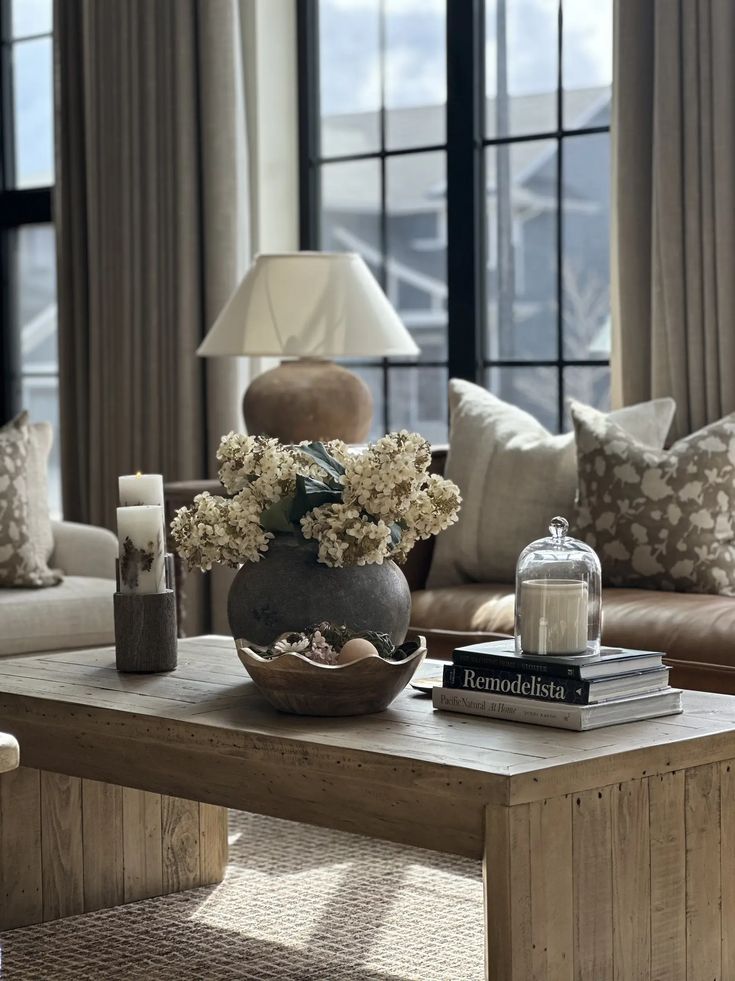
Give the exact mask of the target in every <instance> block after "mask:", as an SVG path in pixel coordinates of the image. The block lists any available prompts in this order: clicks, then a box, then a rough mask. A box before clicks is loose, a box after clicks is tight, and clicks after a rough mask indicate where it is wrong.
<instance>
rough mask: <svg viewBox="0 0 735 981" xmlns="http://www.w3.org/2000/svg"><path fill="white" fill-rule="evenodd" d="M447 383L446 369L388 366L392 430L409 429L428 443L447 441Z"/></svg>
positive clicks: (389, 415) (389, 419)
mask: <svg viewBox="0 0 735 981" xmlns="http://www.w3.org/2000/svg"><path fill="white" fill-rule="evenodd" d="M447 384H448V379H447V369H446V368H426V367H424V368H389V369H388V392H389V406H388V408H389V413H388V421H389V425H390V428H391V430H397V429H408V430H409V432H417V433H421V435H422V436H425V437H426V439H428V440H429V442H430V443H446V441H447Z"/></svg>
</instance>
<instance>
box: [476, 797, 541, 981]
mask: <svg viewBox="0 0 735 981" xmlns="http://www.w3.org/2000/svg"><path fill="white" fill-rule="evenodd" d="M483 877H484V887H485V939H486V944H485V976H486V978H487V979H488V981H525V979H527V978H531V977H533V972H532V959H531V856H530V836H529V814H528V805H527V804H524V805H519V806H516V807H505V806H504V805H494V804H491V805H489V806H488V808H487V810H486V817H485V855H484V861H483Z"/></svg>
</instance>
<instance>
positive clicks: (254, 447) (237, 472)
mask: <svg viewBox="0 0 735 981" xmlns="http://www.w3.org/2000/svg"><path fill="white" fill-rule="evenodd" d="M299 455H300V454H299ZM217 459H218V460H219V461H220V464H221V465H220V468H219V479H220V480H221V481H222V485H223V486H224V488H225V490H226V491H227V492H228V494H237V493H238V492H239V491H242V490H244V489H245V488H246V487H248V488H250V489H251V490H252V492H253V493H254V494H255V496H256V497H257V498H258V499H259V501H260V502H261V505H262V506H263V507H265V506H266V505H268V504H272V503H273V502H274V501H277V500H279V498H281V497H283V496H284V495H285V494H287V493H293V490H294V486H295V482H296V474H297V473H299V472H300V471H303V467H302V466H299V463H298V462H297V459H296V453H295V452H294V447H291V446H283V445H282V444H281V443H279V442H278V440H277V439H274V438H269V437H267V436H245V435H243V434H242V433H228V434H227V436H223V437H222V439H221V441H220V445H219V448H218V450H217Z"/></svg>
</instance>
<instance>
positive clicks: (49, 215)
mask: <svg viewBox="0 0 735 981" xmlns="http://www.w3.org/2000/svg"><path fill="white" fill-rule="evenodd" d="M49 36H53V35H49V33H47V32H43V33H40V34H34V35H27V36H26V35H24V36H23V37H22V38H18V41H19V42H20V43H23V42H25V41H31V40H36V39H39V38H47V37H49ZM13 44H14V41H13V38H12V30H11V9H10V0H0V422H6V421H7V420H8V419H10V418H12V417H13V416H14V415H15V414H16V413H17V412H18V411H19V410H20V408H21V404H22V383H23V375H22V366H21V359H20V338H19V336H18V331H17V323H18V317H17V295H16V291H15V277H14V275H13V261H14V260H13V255H14V247H15V246H14V242H13V241H12V240H13V238H14V236H13V232H15V231H17V230H18V229H20V228H22V227H23V226H26V225H40V224H52V223H53V220H54V216H53V186H49V187H34V188H16V187H15V113H14V100H13V66H12V50H13Z"/></svg>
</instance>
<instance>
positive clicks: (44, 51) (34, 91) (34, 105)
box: [12, 38, 54, 188]
mask: <svg viewBox="0 0 735 981" xmlns="http://www.w3.org/2000/svg"><path fill="white" fill-rule="evenodd" d="M12 59H13V96H14V98H13V111H14V114H15V185H16V187H19V188H23V187H45V186H48V185H49V184H53V182H54V149H53V147H54V129H53V86H52V80H51V72H52V65H51V40H50V39H49V38H44V39H42V40H38V41H19V42H17V43H16V44H14V45H13V48H12Z"/></svg>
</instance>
